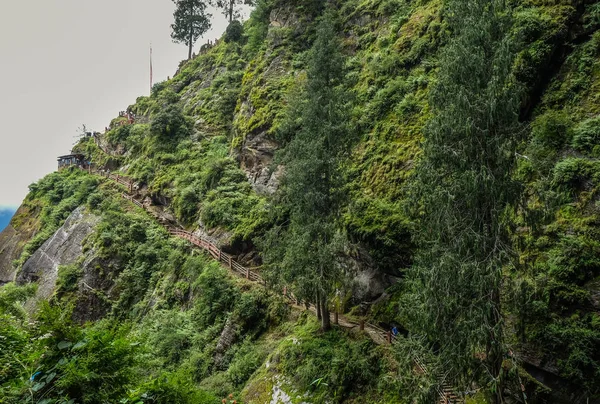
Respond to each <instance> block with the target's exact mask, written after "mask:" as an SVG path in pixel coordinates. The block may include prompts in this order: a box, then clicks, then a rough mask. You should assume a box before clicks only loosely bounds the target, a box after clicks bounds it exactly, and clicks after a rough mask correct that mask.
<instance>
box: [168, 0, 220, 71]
mask: <svg viewBox="0 0 600 404" xmlns="http://www.w3.org/2000/svg"><path fill="white" fill-rule="evenodd" d="M173 3H175V12H174V13H173V17H174V18H175V22H174V23H173V24H172V25H171V29H172V30H173V32H172V33H171V38H172V39H173V41H174V42H177V43H184V44H186V45H187V46H188V60H189V59H191V58H192V50H193V49H194V44H195V43H196V41H197V40H198V38H200V37H201V36H202V35H204V33H206V31H208V30H209V29H210V26H211V24H210V18H211V17H212V16H211V15H210V14H208V13H207V12H206V3H205V2H204V0H173Z"/></svg>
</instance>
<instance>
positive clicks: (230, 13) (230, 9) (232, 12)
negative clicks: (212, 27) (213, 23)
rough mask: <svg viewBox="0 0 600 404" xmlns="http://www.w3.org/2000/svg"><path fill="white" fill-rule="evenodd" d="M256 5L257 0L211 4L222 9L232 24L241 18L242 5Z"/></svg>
mask: <svg viewBox="0 0 600 404" xmlns="http://www.w3.org/2000/svg"><path fill="white" fill-rule="evenodd" d="M254 3H255V0H211V4H212V5H213V6H215V7H218V8H220V9H221V11H222V12H223V15H225V17H227V20H228V21H229V23H230V24H231V23H232V22H233V20H234V19H237V18H239V17H240V16H241V14H240V6H241V5H246V6H253V5H254Z"/></svg>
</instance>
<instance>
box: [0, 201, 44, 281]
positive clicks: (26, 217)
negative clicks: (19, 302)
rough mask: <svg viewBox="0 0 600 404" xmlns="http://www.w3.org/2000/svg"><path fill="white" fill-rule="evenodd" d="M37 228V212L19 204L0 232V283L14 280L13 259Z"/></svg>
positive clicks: (18, 254)
mask: <svg viewBox="0 0 600 404" xmlns="http://www.w3.org/2000/svg"><path fill="white" fill-rule="evenodd" d="M37 228H38V221H37V214H36V213H35V212H31V211H30V210H29V208H27V207H25V206H21V207H20V208H19V209H18V210H17V212H16V213H15V215H14V217H13V220H12V221H11V223H10V224H9V225H8V226H7V227H6V228H5V229H4V231H2V232H1V233H0V285H2V284H4V283H7V282H12V281H14V280H15V275H16V272H17V271H16V268H15V267H14V266H13V264H12V263H13V261H14V260H16V259H18V258H19V257H20V256H21V253H22V252H23V247H24V246H25V244H26V243H27V242H28V241H29V240H30V239H31V238H32V237H33V236H34V235H35V232H36V230H37Z"/></svg>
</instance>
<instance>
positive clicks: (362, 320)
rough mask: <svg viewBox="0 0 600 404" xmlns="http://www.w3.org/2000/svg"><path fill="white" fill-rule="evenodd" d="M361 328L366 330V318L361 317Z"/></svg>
mask: <svg viewBox="0 0 600 404" xmlns="http://www.w3.org/2000/svg"><path fill="white" fill-rule="evenodd" d="M360 330H361V331H364V330H365V320H364V319H361V320H360Z"/></svg>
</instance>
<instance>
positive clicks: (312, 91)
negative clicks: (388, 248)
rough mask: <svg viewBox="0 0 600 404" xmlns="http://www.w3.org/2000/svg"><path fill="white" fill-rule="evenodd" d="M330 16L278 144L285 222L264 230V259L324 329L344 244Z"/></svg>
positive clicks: (339, 101) (342, 141)
mask: <svg viewBox="0 0 600 404" xmlns="http://www.w3.org/2000/svg"><path fill="white" fill-rule="evenodd" d="M340 49H341V45H340V42H339V40H338V38H337V37H336V31H335V18H334V16H333V14H332V13H331V12H327V13H326V14H325V16H324V17H323V19H322V21H321V23H320V24H319V26H318V29H317V39H316V41H315V43H314V45H313V48H312V50H311V52H310V57H309V65H308V71H307V82H306V87H305V89H304V92H303V96H302V97H300V98H301V99H300V100H298V101H297V102H298V105H294V106H293V108H291V110H294V111H298V113H299V115H300V116H298V117H297V119H299V121H300V130H299V132H298V133H296V134H295V136H294V137H293V139H292V140H291V141H290V143H289V144H288V146H287V147H286V148H285V152H284V153H285V154H284V156H283V163H284V165H285V176H284V181H283V187H282V192H283V200H284V203H283V204H284V205H285V207H286V209H287V210H288V212H289V221H288V222H287V224H286V226H285V228H278V229H275V230H274V231H273V232H271V234H270V237H269V240H268V242H267V243H266V244H268V248H265V251H266V253H265V260H266V262H267V263H268V264H270V265H271V266H272V267H274V268H276V271H277V274H276V275H277V276H278V277H279V278H280V279H281V280H283V282H285V283H286V284H292V285H294V287H295V291H296V293H297V294H298V295H300V296H301V297H303V298H305V299H308V300H310V301H313V302H316V303H317V307H318V309H319V313H320V314H321V315H320V318H321V320H322V328H323V329H324V330H327V329H329V327H330V324H329V306H328V300H329V298H330V297H331V296H332V294H333V293H334V291H335V289H336V286H337V285H338V282H340V281H341V279H342V277H343V274H342V272H341V269H340V266H339V264H338V263H337V262H336V255H337V254H338V253H339V251H340V250H341V247H342V246H343V240H344V237H343V236H342V232H341V231H340V226H339V216H340V210H341V207H342V204H343V203H344V199H345V194H344V192H343V182H344V181H343V176H342V171H341V164H342V161H343V160H344V158H345V157H346V155H347V152H348V151H349V137H348V130H347V127H346V121H347V120H348V119H347V111H346V109H345V106H346V103H347V100H346V97H345V93H344V91H343V90H341V84H342V80H343V78H344V70H343V66H344V59H343V57H342V54H341V52H340Z"/></svg>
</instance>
